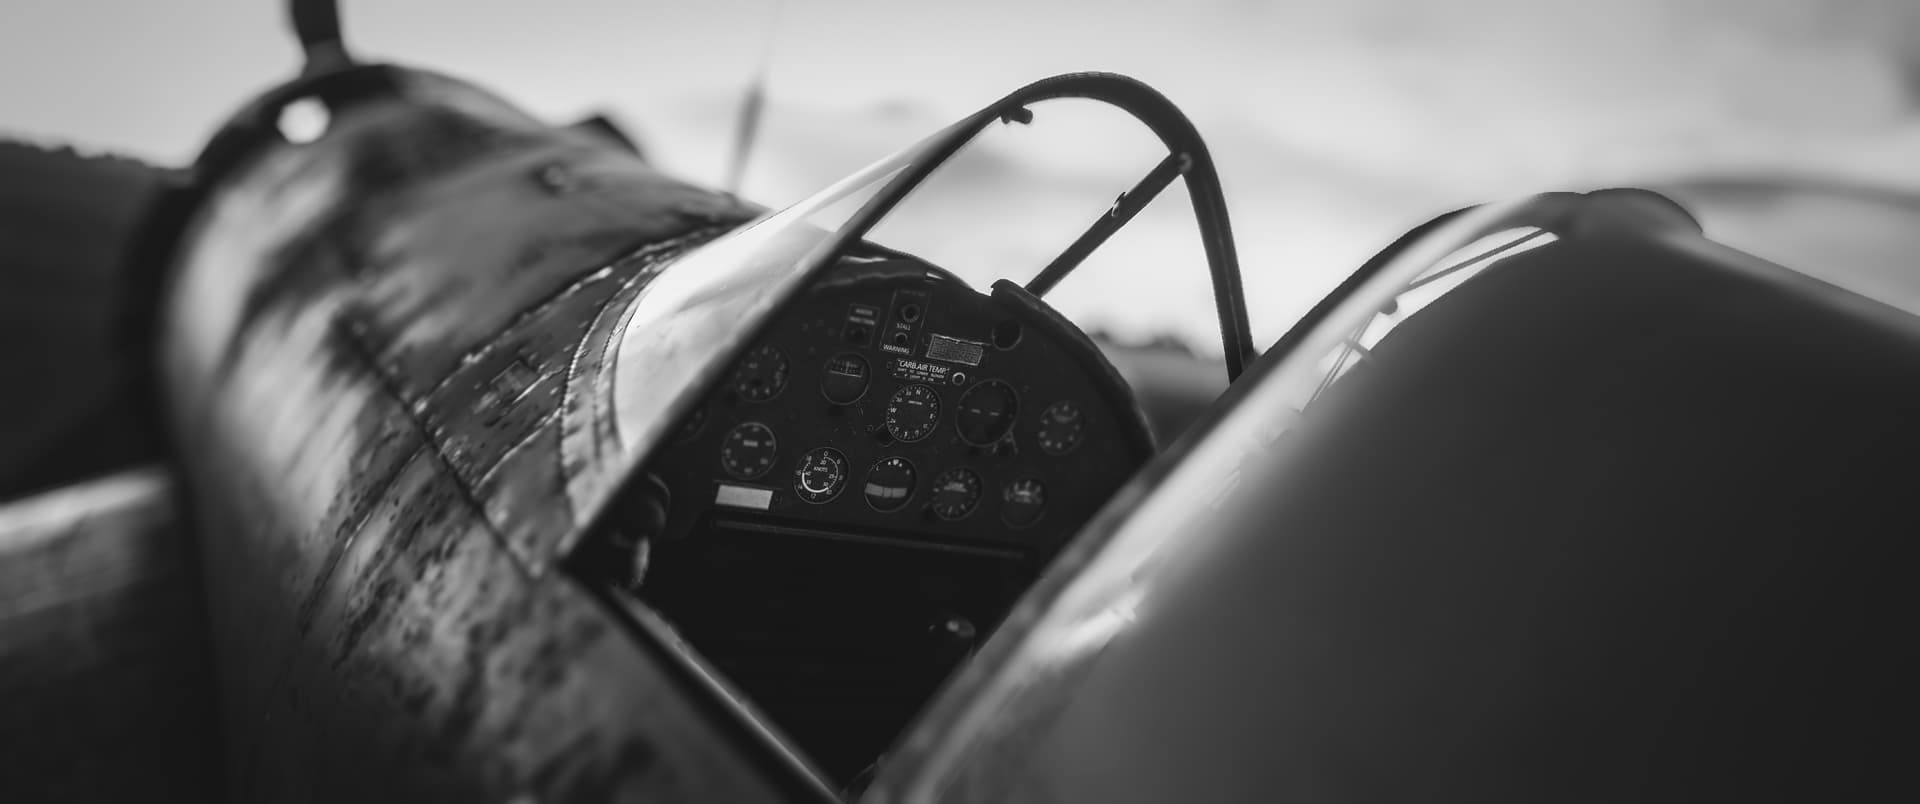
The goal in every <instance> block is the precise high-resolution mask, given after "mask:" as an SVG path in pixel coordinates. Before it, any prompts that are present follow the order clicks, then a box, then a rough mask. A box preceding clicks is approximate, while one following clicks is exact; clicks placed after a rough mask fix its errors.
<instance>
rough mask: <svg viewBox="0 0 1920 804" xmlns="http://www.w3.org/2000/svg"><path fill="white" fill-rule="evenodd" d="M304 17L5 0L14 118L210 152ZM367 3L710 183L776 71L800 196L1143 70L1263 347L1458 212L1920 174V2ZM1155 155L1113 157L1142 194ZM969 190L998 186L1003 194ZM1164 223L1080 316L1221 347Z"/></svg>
mask: <svg viewBox="0 0 1920 804" xmlns="http://www.w3.org/2000/svg"><path fill="white" fill-rule="evenodd" d="M281 6H282V4H281V3H280V2H275V1H273V0H201V1H200V2H177V3H173V2H169V3H156V2H140V1H138V0H118V1H115V2H110V1H109V0H63V1H61V2H54V1H53V0H46V1H45V2H38V3H22V2H15V3H10V4H9V5H8V6H7V8H6V9H5V10H4V11H0V135H4V136H15V137H25V138H28V139H33V140H40V141H48V142H69V143H73V144H76V145H78V146H80V147H82V148H84V149H95V150H111V151H116V152H120V153H125V154H128V155H132V156H137V157H140V158H144V159H148V160H152V161H157V162H162V163H181V162H184V161H185V160H187V159H188V158H190V156H191V154H192V153H193V152H194V151H195V150H196V149H197V148H198V146H199V143H200V142H201V140H202V138H204V137H205V136H206V135H207V134H208V132H209V130H210V129H211V127H212V126H213V125H215V124H216V122H217V121H218V120H220V118H221V117H222V116H223V115H224V114H226V113H227V112H229V111H230V110H231V109H233V108H234V107H235V106H236V105H237V104H238V103H239V102H240V101H241V100H242V99H244V98H245V97H247V96H248V95H249V94H250V93H252V92H255V91H257V90H258V89H260V88H262V87H263V86H265V85H267V84H268V83H270V82H272V81H275V80H277V79H280V78H282V77H284V76H286V75H288V74H289V73H290V72H291V71H292V70H293V69H294V66H295V48H294V46H293V44H292V42H291V37H290V35H289V34H288V33H287V32H286V28H285V25H284V23H283V21H282V8H281ZM344 9H345V16H346V27H347V31H348V36H349V41H350V42H352V43H353V44H354V45H355V47H356V49H357V51H358V52H359V53H361V54H363V55H365V56H367V57H373V58H381V59H391V60H396V61H403V62H406V63H410V64H417V65H423V66H430V67H433V68H435V69H439V70H442V71H445V72H448V73H451V74H454V75H457V76H462V77H466V78H469V79H471V80H474V81H476V82H478V83H481V84H483V85H486V86H488V87H491V88H493V89H495V90H496V91H498V92H500V93H501V94H503V95H505V96H507V97H508V98H510V99H512V100H514V101H515V102H517V103H520V104H522V105H524V106H526V107H528V108H530V109H531V110H533V111H534V112H536V113H539V114H542V115H545V116H548V117H549V118H551V119H554V120H567V119H571V118H573V117H576V116H578V115H580V114H583V113H585V112H588V111H591V110H600V109H604V110H611V111H612V112H613V113H614V115H615V116H616V117H617V118H619V119H620V120H621V121H622V122H623V123H625V124H627V126H628V127H629V128H630V129H632V130H633V131H634V132H635V133H637V134H638V135H639V137H640V138H641V139H642V140H643V141H644V143H645V145H646V146H647V147H648V149H649V151H650V154H651V155H652V156H653V157H654V159H655V161H656V162H657V163H659V164H660V165H662V166H663V167H664V168H666V169H668V170H669V171H671V172H674V173H677V174H679V175H682V176H684V177H686V178H689V179H691V180H694V181H696V182H701V183H709V184H711V183H717V182H718V181H719V180H720V178H721V176H723V175H724V165H725V159H726V152H727V142H728V136H729V135H728V131H729V126H730V125H731V119H732V115H733V114H734V111H735V109H736V108H737V105H738V98H739V94H740V91H741V89H742V87H743V86H744V85H745V84H746V83H747V82H748V80H749V79H750V77H751V76H752V75H753V73H754V72H755V70H756V69H757V66H758V65H759V64H760V63H761V61H762V60H763V58H764V59H765V60H766V63H767V64H768V65H769V69H770V74H771V78H770V80H769V84H768V90H769V95H770V99H771V101H770V106H769V112H768V117H767V121H766V129H765V131H764V136H763V140H762V145H761V147H760V149H759V150H758V151H757V152H756V153H755V154H754V157H753V162H752V164H753V170H752V171H751V172H750V174H749V177H748V181H747V182H746V185H745V187H744V192H743V194H744V195H746V196H748V197H750V198H754V199H756V200H760V201H763V202H765V203H769V204H776V205H778V204H784V203H786V202H789V201H792V200H794V199H796V198H798V197H801V196H802V195H804V194H805V193H807V192H809V191H811V190H813V189H816V188H818V187H819V186H821V185H824V184H825V183H827V182H829V181H831V180H832V179H833V178H836V177H837V176H838V175H840V174H843V173H845V172H848V171H851V170H853V169H855V168H857V167H858V166H859V165H861V164H864V163H865V162H867V161H870V160H872V159H875V158H878V157H880V156H883V155H885V154H886V153H888V152H891V151H892V150H894V149H896V148H899V147H901V146H903V145H905V144H907V143H909V142H911V141H912V140H914V139H917V138H918V137H920V136H922V135H924V134H926V133H929V132H931V131H932V130H933V129H935V128H937V127H939V126H940V125H942V124H944V123H945V122H948V121H950V120H951V119H953V118H955V117H958V116H960V115H963V114H965V113H967V112H969V111H971V110H973V109H974V108H977V107H978V106H980V105H981V104H983V103H985V102H987V101H990V100H992V99H993V98H994V97H997V96H998V95H1000V94H1003V93H1004V92H1006V91H1008V90H1010V89H1012V88H1014V87H1016V86H1018V85H1020V84H1022V83H1025V82H1027V81H1030V80H1032V79H1035V78H1039V77H1041V76H1044V75H1047V74H1051V73H1057V72H1065V71H1071V70H1082V69H1105V70H1114V71H1118V72H1125V73H1129V74H1132V75H1135V76H1137V77H1140V78H1143V79H1145V80H1147V81H1148V82H1149V83H1152V84H1154V85H1155V86H1157V87H1158V88H1160V89H1161V90H1162V91H1163V92H1165V93H1166V94H1167V95H1168V96H1170V97H1172V98H1173V99H1174V100H1175V101H1176V102H1178V103H1180V104H1181V105H1182V106H1183V107H1184V108H1185V109H1186V110H1187V111H1188V113H1189V114H1190V115H1191V116H1192V117H1193V118H1194V119H1195V121H1196V122H1197V123H1198V125H1199V127H1200V129H1201V131H1202V132H1203V133H1204V134H1205V135H1207V136H1208V138H1209V140H1210V141H1211V142H1212V144H1213V148H1214V151H1215V154H1216V157H1217V159H1218V161H1219V163H1220V165H1221V168H1222V170H1223V172H1224V173H1225V174H1226V176H1227V178H1226V181H1227V185H1228V187H1227V189H1228V194H1229V203H1230V205H1231V208H1232V211H1233V214H1234V218H1235V221H1234V222H1235V228H1236V231H1237V232H1238V233H1239V236H1240V247H1241V254H1242V257H1243V261H1244V265H1245V272H1246V275H1247V285H1248V289H1249V296H1250V299H1251V300H1252V306H1253V311H1254V323H1255V330H1256V333H1257V334H1258V335H1259V339H1260V340H1261V341H1262V342H1263V343H1264V342H1268V341H1271V340H1272V339H1273V338H1274V337H1277V335H1278V334H1279V333H1280V332H1281V331H1282V330H1283V329H1284V328H1285V326H1286V325H1287V324H1288V323H1289V322H1290V321H1291V320H1292V318H1293V317H1294V316H1295V315H1297V314H1298V313H1299V312H1300V311H1301V310H1303V309H1305V307H1306V306H1308V305H1310V304H1311V303H1312V302H1313V301H1314V300H1316V299H1317V298H1318V297H1319V296H1320V295H1321V294H1322V293H1324V292H1325V290H1327V289H1328V288H1330V287H1331V286H1332V285H1333V284H1334V283H1336V282H1337V281H1338V280H1339V279H1340V278H1341V277H1342V276H1344V275H1345V273H1347V272H1348V271H1350V270H1351V269H1352V268H1353V267H1354V266H1355V265H1357V264H1358V262H1359V261H1360V260H1362V259H1364V258H1365V257H1366V256H1367V255H1368V254H1370V253H1371V252H1373V251H1374V250H1376V249H1378V248H1379V247H1380V246H1381V245H1383V244H1384V243H1385V242H1386V241H1387V240H1389V239H1391V237H1393V236H1394V235H1396V234H1398V233H1399V232H1401V231H1403V230H1405V229H1406V228H1408V227H1410V226H1412V225H1413V224H1415V223H1418V222H1419V221H1421V220H1424V219H1425V218H1426V217H1428V216H1430V215H1432V214H1434V213H1436V212H1439V211H1441V210H1443V209H1445V208H1448V207H1451V206H1457V205H1459V204H1462V203H1468V202H1473V201H1480V200H1488V199H1492V198H1498V197H1503V196H1508V195H1513V194H1517V193H1521V192H1526V191H1530V190H1545V189H1582V188H1586V187H1590V186H1595V185H1605V184H1621V183H1645V182H1653V181H1657V180H1659V179H1662V178H1666V177H1669V176H1675V175H1691V174H1706V173H1740V172H1754V171H1768V172H1812V173H1821V174H1827V175H1838V176H1844V177H1848V178H1852V179H1857V180H1865V181H1873V182H1880V183H1890V184H1896V185H1901V186H1912V187H1920V118H1916V116H1915V114H1914V112H1913V109H1914V105H1915V104H1914V98H1913V96H1914V94H1915V89H1916V86H1920V57H1916V55H1915V54H1916V51H1920V3H1916V2H1911V1H1910V0H1853V1H1852V2H1844V1H1836V0H1803V1H1801V2H1787V1H1786V0H1610V1H1608V2H1599V1H1597V0H1596V1H1595V2H1586V3H1546V2H1527V1H1526V0H1453V1H1452V2H1446V3H1436V2H1400V1H1398V0H1325V1H1324V2H1318V1H1316V2H1272V3H1261V2H1248V1H1247V0H1187V1H1183V2H1165V3H1157V4H1144V3H1121V2H1111V0H1105V1H1095V0H1071V1H1070V2H1065V1H1062V2H1033V1H1029V2H1015V1H1014V0H972V1H971V2H952V3H922V2H911V1H910V0H785V2H784V4H781V3H776V2H771V1H770V0H703V1H702V2H685V0H681V1H680V2H671V3H668V2H656V1H655V0H644V1H638V0H636V1H631V2H596V1H594V0H547V1H546V2H539V3H534V2H525V1H524V0H523V1H522V2H504V1H503V0H462V1H460V2H454V1H452V0H382V2H378V3H375V2H371V0H362V1H361V2H353V0H348V2H346V3H345V4H344ZM1117 139H1124V138H1117ZM1117 139H1116V141H1117ZM1075 142H1076V143H1077V146H1076V147H1074V148H1072V149H1071V150H1070V151H1069V152H1068V153H1065V154H1061V153H1059V152H1057V151H1056V152H1053V153H1032V152H1028V151H1025V150H1021V149H1009V150H1007V151H1006V152H1004V153H997V154H995V157H996V159H997V160H998V161H997V162H996V163H995V164H1000V165H1002V166H1003V167H1005V168H1006V170H1004V171H1002V172H1004V173H1007V174H1009V175H1010V176H1016V177H1025V178H1026V179H1027V180H1028V181H1029V184H1028V185H1024V186H1026V187H1029V188H1038V189H1033V190H1031V192H1032V194H1031V196H1028V197H1027V198H1028V199H1029V200H1028V201H1026V202H1022V203H1029V204H1035V205H1039V206H1048V205H1052V204H1054V203H1055V201H1056V200H1058V201H1059V203H1060V204H1061V205H1062V206H1061V209H1062V210H1064V211H1063V212H1061V213H1060V215H1059V216H1058V217H1059V218H1060V219H1061V220H1069V219H1073V220H1077V219H1080V218H1084V217H1085V214H1084V213H1082V212H1080V209H1081V201H1080V199H1079V197H1078V196H1076V195H1075V193H1076V192H1077V191H1078V190H1079V189H1081V188H1094V187H1095V186H1096V185H1097V183H1090V182H1088V181H1085V180H1084V179H1085V175H1084V174H1085V173H1086V172H1087V171H1089V170H1092V169H1094V168H1098V167H1100V163H1101V162H1102V161H1104V160H1107V159H1108V158H1109V157H1112V158H1113V159H1115V160H1117V159H1118V158H1119V157H1118V154H1117V153H1110V152H1109V150H1108V148H1107V142H1108V141H1107V138H1104V137H1099V136H1092V137H1080V138H1078V139H1077V140H1075ZM1115 147H1118V146H1115ZM1131 171H1132V168H1126V169H1124V170H1121V171H1120V172H1119V174H1117V175H1118V180H1119V181H1120V183H1121V184H1124V183H1126V182H1128V181H1130V180H1131V179H1132V177H1133V176H1132V174H1131ZM957 192H958V194H959V195H960V196H962V197H968V198H972V199H974V202H975V203H981V204H991V203H993V201H994V199H997V198H1000V197H1002V196H1000V195H997V194H998V193H1002V192H1005V191H1002V190H999V189H994V188H991V187H988V186H986V185H979V186H974V185H968V186H966V187H963V188H960V189H959V190H958V191H957ZM1102 193H1105V194H1106V197H1107V199H1109V200H1110V197H1111V194H1110V192H1108V191H1107V190H1105V189H1097V190H1096V189H1088V190H1087V192H1086V193H1081V195H1087V194H1091V195H1090V196H1089V197H1097V196H1099V195H1100V194H1102ZM1068 197H1073V198H1074V199H1075V200H1074V202H1073V204H1072V205H1070V206H1069V205H1066V204H1067V202H1066V201H1065V200H1064V199H1066V198H1068ZM1010 208H1014V209H1025V208H1026V207H1024V206H1020V205H1017V204H1016V205H1011V206H1010ZM970 220H971V218H970V215H969V214H967V213H966V212H965V210H964V209H963V210H962V211H961V213H960V214H957V215H948V216H947V217H946V218H945V219H944V220H942V221H940V222H939V225H938V226H935V225H932V224H929V225H928V226H926V227H924V228H922V229H919V230H914V231H907V230H903V234H905V235H915V234H916V233H917V234H918V235H920V236H924V237H928V238H934V239H938V238H940V237H942V236H945V237H946V238H947V240H948V241H950V242H948V243H946V244H944V245H941V244H935V248H934V251H936V252H938V253H943V254H944V253H945V252H944V251H942V249H946V248H960V249H963V250H964V249H965V248H967V247H977V248H978V249H979V250H978V252H977V253H975V254H972V255H967V254H960V255H958V256H956V257H954V259H957V260H959V261H962V262H969V263H973V264H975V265H976V266H984V267H979V268H978V270H981V271H985V274H980V273H968V272H967V271H966V270H963V275H967V276H969V278H970V279H972V278H991V275H999V274H1006V275H1013V276H1017V277H1020V278H1024V277H1025V276H1027V275H1029V274H1030V273H1031V272H1032V270H1033V269H1034V266H1033V265H1032V263H1034V262H1035V261H1036V260H1037V261H1041V262H1044V259H1045V254H1046V251H1047V249H1050V248H1051V247H1052V246H1051V245H1050V244H1052V243H1053V242H1055V241H1058V240H1059V239H1060V238H1061V236H1062V235H1061V234H1060V233H1058V232H1054V231H1045V232H1042V231H1039V230H1040V229H1043V228H1046V227H1042V226H1040V225H1037V224H1036V225H1033V226H1029V227H1027V228H1026V229H1024V230H1016V231H1013V232H1009V233H995V234H994V235H993V236H992V237H981V236H977V235H975V236H971V237H963V236H956V235H955V233H970V232H971V227H970V226H969V222H970ZM1146 223H1147V228H1146V229H1144V230H1143V231H1142V233H1140V234H1138V235H1136V236H1135V237H1134V238H1133V239H1132V240H1130V241H1128V242H1127V251H1126V252H1125V253H1124V254H1121V255H1120V256H1132V257H1133V259H1131V260H1119V261H1118V263H1119V264H1117V265H1115V266H1112V267H1111V268H1109V267H1108V266H1098V267H1099V268H1100V269H1101V270H1111V271H1117V272H1137V273H1136V274H1135V276H1136V277H1144V276H1150V275H1162V274H1163V273H1164V272H1171V273H1172V275H1175V276H1183V277H1190V278H1189V279H1186V280H1183V285H1182V287H1181V288H1180V290H1179V292H1178V293H1172V294H1169V293H1167V292H1166V291H1165V288H1164V287H1162V286H1160V285H1157V284H1155V283H1151V282H1144V281H1106V282H1096V281H1092V280H1087V281H1083V280H1081V279H1080V278H1079V277H1076V278H1075V280H1073V281H1070V282H1069V283H1068V284H1067V285H1063V286H1062V289H1061V292H1060V299H1059V303H1060V304H1061V306H1063V307H1064V308H1067V309H1068V311H1069V312H1070V313H1071V312H1076V311H1077V312H1084V313H1085V314H1087V315H1088V316H1090V317H1091V318H1092V323H1096V324H1098V325H1100V326H1103V327H1107V328H1112V329H1117V330H1120V331H1121V332H1123V333H1137V334H1144V333H1148V332H1154V331H1160V330H1172V331H1176V332H1179V333H1182V334H1184V335H1187V336H1189V337H1191V338H1192V339H1194V340H1196V341H1199V342H1202V343H1204V342H1206V338H1207V337H1208V333H1209V332H1210V331H1211V329H1212V324H1211V307H1210V303H1209V302H1208V298H1207V296H1206V294H1205V290H1204V283H1203V282H1201V281H1200V277H1201V276H1202V272H1201V271H1200V270H1199V268H1198V261H1197V260H1198V254H1197V252H1196V251H1191V249H1190V244H1191V242H1192V241H1191V239H1190V236H1188V235H1185V234H1184V230H1183V229H1182V227H1183V226H1184V224H1183V223H1182V221H1181V220H1180V218H1179V216H1177V215H1173V216H1168V215H1164V214H1163V215H1157V216H1154V217H1153V218H1152V219H1151V220H1149V221H1147V222H1146ZM943 233H944V234H943ZM1064 236H1065V237H1069V238H1070V237H1071V234H1067V235H1064ZM969 243H971V244H973V246H969V245H968V244H969ZM894 245H899V246H902V247H906V248H909V249H913V248H915V246H916V245H917V244H915V243H896V244H894ZM1115 245H1122V244H1120V243H1116V244H1115ZM1189 255H1190V256H1189ZM1093 270H1095V266H1089V268H1088V271H1090V272H1091V271H1093ZM1112 276H1113V277H1115V278H1118V279H1125V278H1127V277H1122V276H1120V275H1119V274H1118V273H1116V274H1113V275H1112Z"/></svg>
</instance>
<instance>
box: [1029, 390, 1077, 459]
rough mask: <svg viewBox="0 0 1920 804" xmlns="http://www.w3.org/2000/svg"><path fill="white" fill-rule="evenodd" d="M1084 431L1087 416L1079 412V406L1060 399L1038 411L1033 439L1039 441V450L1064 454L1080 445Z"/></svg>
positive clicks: (1049, 453) (1051, 453)
mask: <svg viewBox="0 0 1920 804" xmlns="http://www.w3.org/2000/svg"><path fill="white" fill-rule="evenodd" d="M1086 433H1087V416H1086V414H1084V413H1081V412H1080V406H1079V405H1075V404H1073V403H1072V402H1068V401H1065V400H1061V401H1059V402H1055V403H1053V404H1051V405H1048V406H1047V409H1046V410H1044V411H1041V412H1040V430H1039V432H1037V433H1035V434H1034V440H1035V441H1037V442H1039V443H1040V451H1041V452H1045V453H1047V454H1048V455H1065V454H1067V453H1069V452H1072V451H1073V448H1074V447H1077V446H1080V438H1081V437H1082V436H1084V435H1086Z"/></svg>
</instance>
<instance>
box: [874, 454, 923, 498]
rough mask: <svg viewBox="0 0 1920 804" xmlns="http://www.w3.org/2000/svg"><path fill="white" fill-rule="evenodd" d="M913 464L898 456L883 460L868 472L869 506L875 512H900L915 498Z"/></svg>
mask: <svg viewBox="0 0 1920 804" xmlns="http://www.w3.org/2000/svg"><path fill="white" fill-rule="evenodd" d="M913 479H914V476H913V464H912V463H911V462H909V461H908V460H907V459H905V458H902V457H900V456H898V455H894V456H890V457H886V458H881V459H880V460H879V462H877V463H875V464H874V465H873V468H871V469H868V470H867V485H866V494H867V504H868V505H871V506H873V510H875V511H898V510H900V506H903V505H906V504H907V498H908V497H911V496H913Z"/></svg>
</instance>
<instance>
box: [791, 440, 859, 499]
mask: <svg viewBox="0 0 1920 804" xmlns="http://www.w3.org/2000/svg"><path fill="white" fill-rule="evenodd" d="M846 487H847V456H846V455H844V454H841V452H840V450H837V449H834V448H832V447H814V448H813V449H810V450H807V454H805V455H802V456H800V465H799V466H798V467H795V468H794V470H793V493H795V494H798V495H800V499H802V500H806V501H807V502H810V503H823V502H826V501H828V500H831V499H833V498H835V497H838V496H840V490H841V489H844V488H846Z"/></svg>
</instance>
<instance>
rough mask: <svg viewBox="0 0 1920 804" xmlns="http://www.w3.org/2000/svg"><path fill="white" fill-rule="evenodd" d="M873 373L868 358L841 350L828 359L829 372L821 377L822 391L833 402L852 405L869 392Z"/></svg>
mask: <svg viewBox="0 0 1920 804" xmlns="http://www.w3.org/2000/svg"><path fill="white" fill-rule="evenodd" d="M871 375H872V372H871V371H869V370H868V368H867V359H866V358H864V357H861V356H859V355H856V354H854V353H852V352H841V353H840V354H837V355H834V356H833V359H831V360H828V361H827V373H826V374H824V375H822V376H821V377H820V393H821V394H823V395H825V396H826V397H827V401H828V402H832V403H833V404H836V405H851V404H853V403H854V401H855V400H858V399H859V398H860V396H861V395H862V394H865V393H866V392H867V380H868V379H870V378H871Z"/></svg>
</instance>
